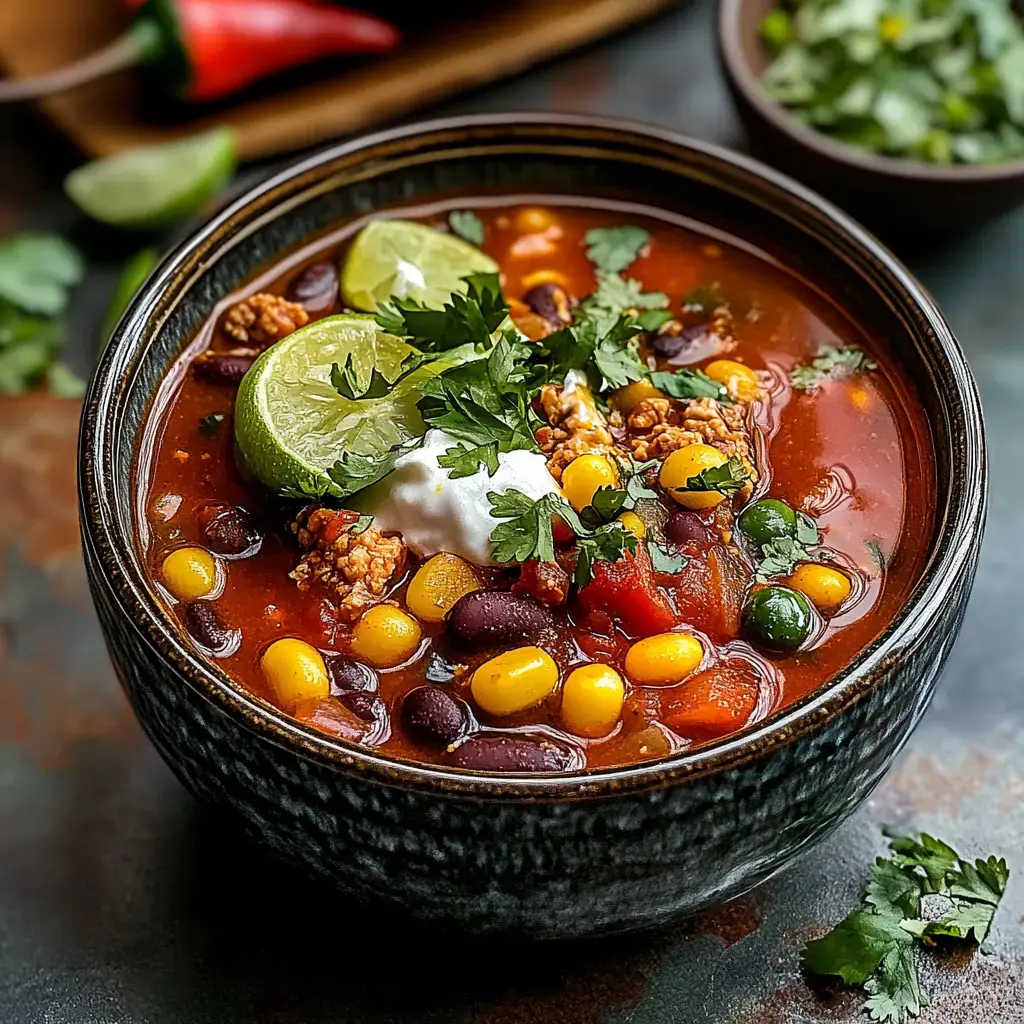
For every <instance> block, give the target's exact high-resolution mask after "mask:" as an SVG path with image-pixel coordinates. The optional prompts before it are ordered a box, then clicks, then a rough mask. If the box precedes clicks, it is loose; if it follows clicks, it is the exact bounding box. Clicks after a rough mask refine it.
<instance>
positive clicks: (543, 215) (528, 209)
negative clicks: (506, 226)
mask: <svg viewBox="0 0 1024 1024" xmlns="http://www.w3.org/2000/svg"><path fill="white" fill-rule="evenodd" d="M554 223H555V215H554V214H553V213H552V212H551V211H550V210H545V209H544V208H543V207H542V206H525V207H523V209H521V210H520V211H519V212H518V213H517V214H516V230H517V231H521V232H522V233H523V234H533V233H534V232H537V231H546V230H547V229H548V228H549V227H551V225H552V224H554Z"/></svg>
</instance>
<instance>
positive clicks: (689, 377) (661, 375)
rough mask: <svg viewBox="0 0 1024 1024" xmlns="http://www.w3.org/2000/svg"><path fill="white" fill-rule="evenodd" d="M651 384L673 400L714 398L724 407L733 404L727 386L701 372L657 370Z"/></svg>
mask: <svg viewBox="0 0 1024 1024" xmlns="http://www.w3.org/2000/svg"><path fill="white" fill-rule="evenodd" d="M651 383H652V384H653V385H654V386H655V387H656V388H657V389H658V390H659V391H664V392H665V394H666V395H671V397H672V398H714V399H715V400H716V401H718V402H721V403H722V405H732V404H733V401H732V399H731V398H730V397H729V392H728V391H727V390H726V389H725V385H724V384H722V383H720V382H719V381H717V380H712V379H711V378H710V377H709V376H708V375H707V374H706V373H703V372H702V371H701V370H688V369H685V368H684V369H682V370H676V371H675V372H674V373H671V372H669V371H667V370H657V371H655V372H654V373H652V374H651Z"/></svg>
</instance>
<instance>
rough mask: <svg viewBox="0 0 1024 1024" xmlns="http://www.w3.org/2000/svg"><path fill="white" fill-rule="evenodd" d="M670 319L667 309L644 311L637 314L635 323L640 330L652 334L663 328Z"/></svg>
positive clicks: (670, 315)
mask: <svg viewBox="0 0 1024 1024" xmlns="http://www.w3.org/2000/svg"><path fill="white" fill-rule="evenodd" d="M653 294H658V293H653ZM671 319H672V314H671V313H670V312H669V311H668V310H667V309H645V310H644V311H643V312H642V313H639V314H637V318H636V322H637V323H638V324H639V325H640V327H641V329H642V330H644V331H651V332H654V331H657V330H659V329H660V328H662V327H664V326H665V324H667V323H668V322H669V320H671Z"/></svg>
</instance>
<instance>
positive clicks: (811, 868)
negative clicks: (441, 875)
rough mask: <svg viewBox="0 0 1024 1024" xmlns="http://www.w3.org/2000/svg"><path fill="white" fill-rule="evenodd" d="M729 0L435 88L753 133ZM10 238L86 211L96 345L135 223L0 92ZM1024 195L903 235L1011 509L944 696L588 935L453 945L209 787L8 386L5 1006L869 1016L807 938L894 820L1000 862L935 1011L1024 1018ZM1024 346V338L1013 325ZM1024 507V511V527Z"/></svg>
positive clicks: (972, 1017)
mask: <svg viewBox="0 0 1024 1024" xmlns="http://www.w3.org/2000/svg"><path fill="white" fill-rule="evenodd" d="M712 11H713V4H712V3H711V2H710V0H702V2H701V0H695V2H693V3H691V4H687V5H684V6H681V7H679V8H676V9H674V10H673V11H671V12H670V13H669V14H667V15H666V16H664V17H662V18H660V19H659V20H657V21H656V22H654V23H652V24H650V25H647V26H645V27H642V28H639V29H637V30H636V31H634V32H632V33H630V34H628V35H626V36H623V37H622V38H620V39H618V40H616V41H613V42H610V43H606V44H604V45H602V46H599V47H597V48H594V49H592V50H590V51H588V52H586V53H583V54H580V55H576V56H574V57H571V58H569V59H566V60H564V61H561V62H559V63H557V64H554V65H551V66H548V67H546V68H543V69H541V70H538V71H535V72H532V73H530V74H529V75H526V76H524V77H522V78H520V79H518V80H515V81H513V82H510V83H505V84H502V85H499V86H497V87H495V88H493V89H491V90H489V91H486V92H482V93H479V94H476V95H473V96H470V97H468V98H466V99H464V100H462V101H460V102H459V103H458V104H452V105H449V106H448V107H446V108H445V110H446V111H450V112H455V111H469V110H496V109H514V108H520V109H522V108H547V109H563V110H583V111H592V112H594V113H601V114H616V115H623V116H630V117H635V118H638V119H640V120H645V121H651V122H656V123H660V124H665V125H668V126H671V127H673V128H676V129H679V130H682V131H685V132H687V133H689V134H692V135H696V136H699V137H703V138H709V139H714V140H715V141H719V142H725V143H727V144H739V143H740V142H741V139H740V137H739V130H738V126H737V124H736V121H735V118H734V116H733V113H732V111H731V109H730V107H729V105H728V102H727V98H726V95H725V90H724V87H723V85H722V83H721V80H720V78H719V76H718V72H717V68H716V66H715V60H714V54H713V42H712V25H711V22H712ZM0 139H2V143H0V146H2V148H0V152H2V154H3V156H2V159H0V235H2V234H6V233H9V232H11V231H14V230H19V229H24V228H29V227H31V228H40V229H46V230H58V231H65V232H70V233H71V235H72V237H74V238H76V239H77V240H79V241H80V242H82V243H83V245H84V246H85V247H86V249H87V251H88V252H89V253H90V256H91V258H92V259H93V261H94V262H95V263H96V269H94V270H92V271H91V272H90V276H89V279H88V280H87V282H86V284H85V286H84V287H82V288H80V289H79V290H78V292H77V294H76V297H75V300H74V304H73V308H72V311H71V316H70V327H71V340H70V358H71V361H72V363H73V364H74V365H75V366H76V367H77V368H78V369H80V370H86V369H87V368H88V365H89V363H90V361H91V359H92V353H93V352H94V349H95V338H96V335H97V333H98V325H99V322H100V320H101V318H102V314H103V310H104V306H105V304H106V301H107V298H108V296H109V293H110V290H111V288H112V282H113V278H114V274H115V268H116V266H117V265H118V263H119V261H120V260H121V259H122V258H123V257H124V256H126V255H127V254H129V253H130V252H131V251H132V249H133V248H134V247H135V245H136V242H135V241H133V240H131V239H125V238H119V237H115V236H112V235H107V234H105V233H103V232H97V231H95V229H88V228H87V227H86V226H84V225H83V224H82V223H81V221H80V219H79V218H78V217H77V216H76V215H75V213H74V211H73V210H72V209H71V208H70V206H69V205H68V204H67V203H66V201H65V200H64V199H63V198H62V196H61V193H60V188H59V184H60V178H61V175H62V174H63V172H64V171H65V170H66V169H67V168H68V167H70V166H72V164H73V161H74V159H75V157H74V154H73V153H71V152H70V151H69V149H68V148H67V146H66V145H65V144H63V143H62V142H61V141H60V140H59V139H56V138H55V137H54V136H53V135H52V134H51V132H50V131H49V129H47V128H46V127H45V126H43V125H41V124H40V123H39V122H38V121H37V120H36V119H35V118H34V117H33V116H32V115H31V114H30V113H28V112H11V111H5V112H3V115H2V116H0ZM1022 252H1024V210H1021V211H1019V212H1017V213H1015V214H1013V215H1010V216H1007V217H1004V218H1003V219H1002V220H1000V221H998V222H996V223H994V224H992V225H990V226H989V227H988V228H986V229H985V230H984V231H981V232H978V233H977V234H975V235H973V236H971V237H968V238H963V239H961V240H959V241H957V242H956V243H955V244H951V245H949V246H947V247H945V248H942V249H936V250H934V251H931V252H929V253H928V254H927V255H926V256H923V257H922V256H918V257H915V258H913V259H911V261H910V262H911V265H912V267H913V268H914V269H915V271H916V272H917V273H918V274H919V275H920V276H921V278H922V280H923V281H924V282H925V284H926V285H927V286H928V287H929V288H930V289H931V290H932V291H933V293H934V294H935V296H936V297H937V299H938V301H939V303H940V305H941V306H942V308H943V309H944V311H945V312H946V315H947V316H948V318H949V320H950V322H951V323H952V325H953V328H954V330H955V331H956V332H957V334H958V336H959V337H960V339H961V342H962V343H963V345H964V348H965V349H966V350H967V353H968V355H969V357H970V359H971V362H972V364H973V366H974V369H975V372H976V374H977V376H978V381H979V384H980V386H981V391H982V395H983V399H984V403H985V409H986V414H987V419H988V426H989V432H990V435H989V436H990V443H991V452H992V505H991V515H990V521H989V529H988V535H987V538H986V542H985V549H984V551H983V553H982V558H981V570H980V573H979V576H978V582H977V586H976V588H975V591H974V596H973V599H972V602H971V606H970V609H969V611H968V615H967V622H966V625H965V627H964V632H963V635H962V637H961V639H960V642H959V644H958V645H957V647H956V649H955V651H954V653H953V656H952V659H951V662H950V666H949V669H948V671H947V673H946V675H945V678H944V679H943V681H942V682H941V684H940V688H939V692H938V696H937V698H936V700H935V702H934V704H933V706H932V708H931V710H930V711H929V713H928V715H927V717H926V718H925V720H924V722H923V723H922V725H921V726H920V728H919V729H918V730H917V732H916V733H915V735H914V737H913V739H912V740H911V742H910V744H909V746H908V748H907V750H906V751H905V753H904V754H903V756H902V758H901V760H900V762H899V764H898V766H897V768H896V770H895V771H893V773H892V774H891V775H890V776H889V777H888V779H887V780H886V781H885V783H884V784H883V785H882V786H881V787H880V789H879V790H878V791H877V792H876V794H875V796H874V797H873V798H872V800H871V801H870V802H869V803H868V804H867V805H866V806H865V807H863V808H862V809H861V811H860V812H859V813H858V814H857V815H856V816H855V818H854V819H853V820H852V821H851V822H849V823H848V824H847V825H846V826H844V827H843V828H842V829H841V830H840V831H839V832H838V833H837V834H836V835H835V836H834V837H833V838H832V839H831V840H830V841H829V842H827V843H825V844H824V845H823V846H821V847H819V848H817V849H815V850H814V851H813V852H812V853H810V854H809V855H808V856H807V857H806V858H805V859H804V860H803V861H801V862H800V864H799V865H798V866H797V867H796V868H794V869H793V870H790V871H788V872H787V873H785V874H783V875H782V876H781V877H779V878H777V879H775V880H774V881H772V882H770V883H769V884H767V885H765V886H762V887H761V888H760V889H758V890H756V891H755V892H753V893H751V894H749V895H748V896H746V897H743V898H741V899H739V900H737V901H734V902H733V903H731V904H728V905H726V906H725V907H721V908H719V909H717V910H715V911H711V912H708V913H706V914H703V915H701V916H700V917H699V918H697V919H696V920H694V921H691V922H688V923H686V924H684V925H682V926H680V927H678V928H676V929H674V930H672V931H670V932H667V933H660V934H656V935H649V936H642V937H637V938H631V939H625V940H612V941H607V942H601V943H597V944H589V945H582V946H559V947H552V946H544V947H539V948H520V949H505V948H501V947H490V946H485V947H483V948H481V947H480V946H479V945H478V944H475V943H466V944H460V943H458V942H455V943H451V942H447V943H445V944H439V943H436V942H433V941H432V940H431V937H430V936H429V935H425V934H422V933H418V932H410V931H408V930H407V929H404V928H398V927H395V926H394V925H393V924H391V923H390V922H385V923H370V922H367V921H365V920H362V919H360V918H357V917H354V916H353V912H352V911H351V909H350V908H349V907H347V906H346V905H345V904H344V903H343V902H341V901H340V900H337V899H335V898H333V897H332V896H331V895H330V894H327V893H324V892H323V891H321V890H318V889H316V888H315V887H314V886H313V885H311V884H310V883H308V882H306V881H305V880H304V879H303V878H300V877H298V876H295V875H293V874H290V873H289V872H288V871H287V869H283V868H280V867H278V866H277V865H274V864H271V863H268V862H267V861H265V860H264V859H263V857H262V856H261V855H260V854H259V852H258V851H256V850H255V849H253V848H252V847H251V846H249V845H248V844H247V843H245V842H244V841H243V840H242V839H240V838H239V837H238V836H237V835H236V834H235V833H234V832H233V831H232V830H231V829H230V828H229V827H226V826H224V825H222V823H221V822H219V821H218V820H217V819H216V817H215V816H214V815H213V814H211V813H210V812H209V811H206V810H204V809H202V808H200V807H198V806H197V805H196V804H194V803H193V801H192V800H191V798H190V797H188V796H187V795H186V793H185V791H184V790H183V789H182V788H181V786H180V785H179V784H178V783H177V781H176V780H175V779H174V778H173V776H172V775H171V773H170V772H169V770H168V769H167V768H166V767H165V766H164V764H163V762H162V761H161V760H160V758H159V757H158V756H157V754H156V752H155V751H154V750H153V748H152V747H151V746H150V745H149V743H148V742H147V741H146V740H145V738H144V737H143V735H142V733H141V731H140V730H139V728H138V726H137V725H136V723H135V721H134V719H133V717H132V716H131V713H130V712H129V710H128V708H127V705H126V703H125V701H124V699H123V697H122V695H121V692H120V689H119V687H118V684H117V681H116V679H115V678H114V675H113V672H112V670H111V668H110V665H109V663H108V661H107V657H106V652H105V650H104V646H103V642H102V639H101V637H100V635H99V631H98V629H97V626H96V621H95V617H94V615H93V612H92V609H91V605H90V601H89V597H88V592H87V589H86V585H85V580H84V573H83V570H82V566H81V558H80V553H79V549H78V535H77V524H76V515H75V482H74V444H75V435H76V431H77V415H78V409H77V404H76V403H73V402H66V401H64V402H61V401H57V400H53V399H48V398H43V397H35V398H28V399H17V400H14V399H0V481H3V483H2V485H0V1020H2V1021H4V1022H5V1024H342V1022H352V1024H363V1022H367V1024H369V1022H382V1024H383V1022H403V1024H413V1022H417V1024H449V1022H451V1024H463V1022H465V1024H470V1022H474V1024H535V1022H536V1024H542V1022H543V1024H548V1022H551V1024H600V1022H602V1021H609V1022H626V1021H629V1022H630V1024H667V1022H670V1021H671V1022H679V1024H683V1022H691V1021H706V1022H708V1024H755V1022H757V1024H797V1022H799V1024H817V1022H826V1021H854V1020H861V1019H866V1018H863V1017H861V1016H860V1014H859V1013H858V999H857V997H856V995H855V994H852V993H846V994H842V995H838V996H833V997H821V996H819V995H815V994H814V993H813V992H812V991H811V990H810V989H809V988H808V987H807V986H806V984H805V983H804V982H803V981H802V980H801V978H800V975H799V972H798V951H799V948H800V945H801V943H802V942H803V941H804V940H805V939H807V938H809V937H812V936H814V935H815V934H819V933H820V932H821V930H822V929H823V927H824V926H825V925H827V924H832V923H834V922H836V921H837V920H839V919H840V918H841V917H842V916H844V915H845V914H846V913H847V912H848V910H849V909H851V908H852V906H853V904H854V902H855V900H856V898H857V894H858V890H859V887H860V885H861V884H862V882H863V881H864V880H865V877H866V873H867V869H868V866H869V865H870V863H871V858H872V857H873V856H874V854H875V853H876V852H881V851H882V849H883V845H884V841H883V839H882V836H881V833H880V830H879V827H880V825H881V824H883V823H888V824H893V825H896V826H905V827H907V828H912V829H925V830H927V831H930V832H934V833H936V834H938V835H940V836H942V837H943V838H945V839H947V840H948V841H950V842H951V843H953V844H954V845H955V846H958V847H959V848H961V849H962V850H963V852H965V853H970V854H987V853H989V852H999V853H1002V854H1003V855H1005V856H1006V857H1007V859H1008V860H1009V861H1010V863H1011V865H1012V866H1013V867H1014V868H1015V869H1016V870H1017V872H1018V873H1017V874H1015V875H1014V877H1013V878H1012V880H1011V885H1010V890H1009V892H1008V894H1007V897H1006V899H1005V900H1004V906H1003V908H1002V910H1001V911H1000V913H999V915H998V917H997V919H996V926H995V928H994V931H993V934H992V936H991V939H990V946H991V948H992V953H991V954H990V955H988V956H982V955H976V956H974V957H973V958H962V959H956V960H950V959H948V958H946V959H931V958H929V957H925V958H923V968H922V973H923V981H924V986H925V988H926V990H927V991H928V992H930V993H931V995H932V997H933V1004H932V1006H931V1007H930V1008H929V1009H927V1010H926V1011H925V1012H924V1014H923V1015H922V1017H921V1020H922V1021H923V1022H924V1024H930V1022H941V1024H967V1022H972V1024H973V1022H978V1024H1011V1022H1015V1021H1022V1020H1024V927H1022V915H1024V880H1022V878H1021V876H1020V874H1019V871H1020V869H1021V868H1022V867H1024V741H1022V739H1021V732H1022V728H1024V668H1022V667H1021V662H1019V661H1018V660H1017V659H1018V657H1019V656H1020V655H1019V652H1018V651H1017V649H1016V646H1015V638H1016V637H1019V635H1020V634H1019V633H1018V632H1017V630H1018V628H1019V620H1018V617H1017V612H1016V605H1015V604H1014V601H1015V597H1014V594H1015V593H1016V588H1017V586H1018V585H1019V584H1018V581H1019V580H1020V579H1021V578H1022V576H1024V550H1018V548H1017V543H1016V541H1017V530H1018V529H1021V528H1022V527H1024V513H1022V512H1021V511H1018V510H1019V509H1020V507H1021V500H1022V498H1024V484H1022V482H1021V479H1020V478H1019V477H1018V473H1019V472H1020V469H1021V467H1022V466H1024V431H1022V430H1021V429H1020V423H1021V419H1022V410H1024V327H1022V326H1021V323H1022V321H1021V317H1020V315H1019V312H1018V309H1017V306H1016V302H1017V301H1018V297H1019V292H1020V289H1021V277H1020V275H1021V263H1020V254H1021V253H1022ZM1018 346H1020V347H1018ZM1022 532H1024V529H1022Z"/></svg>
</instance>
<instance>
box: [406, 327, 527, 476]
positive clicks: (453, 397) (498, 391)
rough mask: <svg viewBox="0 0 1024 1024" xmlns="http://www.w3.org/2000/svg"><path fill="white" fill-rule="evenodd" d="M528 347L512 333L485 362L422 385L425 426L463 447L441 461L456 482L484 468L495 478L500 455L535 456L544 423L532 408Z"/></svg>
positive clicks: (466, 365) (453, 370)
mask: <svg viewBox="0 0 1024 1024" xmlns="http://www.w3.org/2000/svg"><path fill="white" fill-rule="evenodd" d="M529 349H530V346H528V345H525V344H524V343H523V342H520V341H519V340H517V339H516V337H515V335H514V334H512V332H508V333H507V334H505V335H503V336H502V337H501V338H500V339H499V340H498V343H497V344H496V345H495V346H494V347H493V348H492V349H491V351H490V353H489V355H488V356H487V358H486V359H476V360H473V361H471V362H468V363H463V364H461V365H459V366H454V367H452V368H451V369H449V370H445V371H444V372H443V373H441V374H439V375H438V376H436V377H433V378H431V379H430V380H428V381H427V382H426V383H425V384H424V388H423V390H424V397H423V398H421V399H420V401H419V404H418V407H419V410H420V415H421V416H422V417H423V421H424V422H425V423H426V424H427V425H428V426H431V427H436V428H437V429H439V430H443V431H444V432H445V433H447V434H449V435H450V436H451V437H454V438H455V439H456V440H458V441H459V442H460V444H459V445H458V446H453V447H452V448H449V449H448V450H447V451H446V452H445V454H444V455H442V456H441V457H440V458H439V459H438V460H437V461H438V465H440V466H441V467H442V468H444V469H448V470H449V471H450V474H449V475H450V476H451V477H452V478H453V479H458V478H460V477H466V476H472V475H474V474H475V473H477V472H479V470H480V469H481V468H485V469H486V470H487V473H488V475H490V476H493V475H494V473H495V472H496V471H497V469H498V455H499V453H501V452H512V451H517V450H520V449H522V450H526V451H537V450H539V449H538V446H537V441H536V439H535V437H534V431H535V430H536V428H537V427H539V426H540V423H541V421H540V418H539V417H538V416H537V414H536V413H535V412H534V411H533V408H532V406H531V404H530V386H529V384H528V379H529V377H530V370H529V369H528V368H527V366H526V362H527V359H528V357H529V355H530V352H529Z"/></svg>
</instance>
